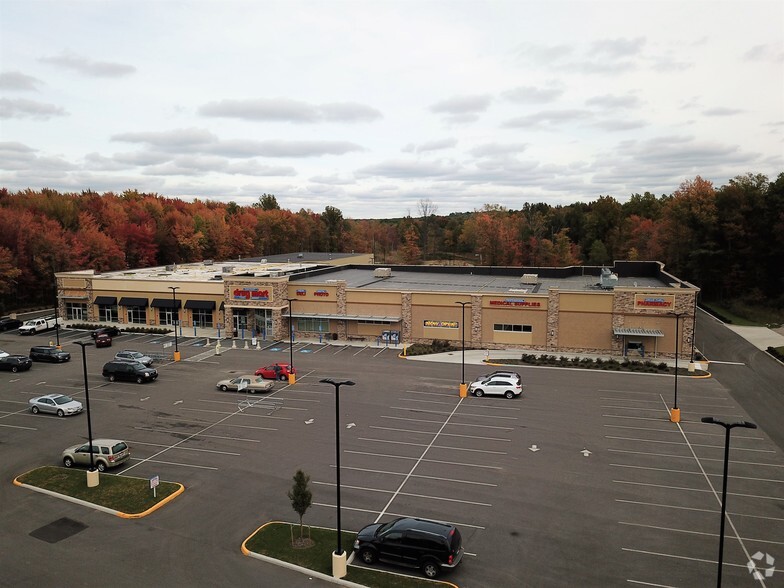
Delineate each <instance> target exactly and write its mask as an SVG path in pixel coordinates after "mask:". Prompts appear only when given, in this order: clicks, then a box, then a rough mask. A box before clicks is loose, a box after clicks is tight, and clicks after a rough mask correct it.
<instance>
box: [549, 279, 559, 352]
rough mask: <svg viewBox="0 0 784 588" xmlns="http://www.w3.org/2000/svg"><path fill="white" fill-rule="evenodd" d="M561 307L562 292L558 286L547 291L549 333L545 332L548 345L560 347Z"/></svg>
mask: <svg viewBox="0 0 784 588" xmlns="http://www.w3.org/2000/svg"><path fill="white" fill-rule="evenodd" d="M560 309H561V293H560V291H559V290H558V289H557V288H552V289H550V290H548V292H547V333H545V340H546V341H547V343H546V347H547V349H550V348H551V347H556V348H557V347H558V328H559V327H558V322H559V316H560Z"/></svg>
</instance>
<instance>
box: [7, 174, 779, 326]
mask: <svg viewBox="0 0 784 588" xmlns="http://www.w3.org/2000/svg"><path fill="white" fill-rule="evenodd" d="M417 213H418V214H417V216H412V215H410V214H409V215H406V216H404V217H401V218H398V219H380V220H373V219H359V220H354V219H346V218H344V217H343V213H342V212H341V211H340V209H338V208H336V207H333V206H327V207H326V208H325V209H324V211H323V212H314V211H312V210H309V209H300V210H299V211H297V212H292V211H290V210H285V209H282V208H281V207H280V206H279V204H278V201H277V198H276V197H275V196H274V195H272V194H262V195H261V196H259V199H258V201H257V202H255V203H253V204H252V205H250V206H240V205H238V204H237V203H236V202H217V201H209V200H200V199H196V200H193V201H192V202H186V201H183V200H179V199H177V198H169V197H165V196H161V195H159V194H154V193H153V194H145V193H140V192H137V191H135V190H126V191H125V192H122V193H121V194H116V193H113V192H106V193H103V194H98V193H96V192H93V191H89V190H85V191H82V192H81V193H60V192H57V191H55V190H50V189H46V188H45V189H41V190H31V189H28V190H21V191H18V192H11V191H9V190H7V189H5V188H1V189H0V311H2V312H4V313H5V312H8V311H9V310H14V309H17V308H23V307H29V306H34V305H40V304H52V303H53V302H54V275H53V274H54V273H55V272H59V271H72V270H83V269H93V270H96V271H101V272H104V271H114V270H122V269H127V268H142V267H150V266H157V265H168V264H173V263H188V262H194V261H201V260H203V259H215V260H227V259H237V258H240V257H243V258H244V257H263V256H268V255H276V254H284V253H293V252H298V251H312V252H333V253H349V252H367V253H372V254H373V255H374V258H375V260H376V263H389V264H392V263H396V264H422V263H445V264H460V265H497V266H524V267H553V266H566V265H581V264H586V265H609V264H611V263H612V262H613V261H614V260H619V259H628V260H658V261H661V262H663V263H664V264H665V267H666V269H667V271H669V272H670V273H672V274H674V275H676V276H678V277H679V278H682V279H684V280H687V281H689V282H691V283H693V284H695V285H697V286H699V287H700V288H701V289H702V296H703V297H704V298H705V299H711V300H719V301H721V300H739V299H740V300H743V301H745V302H747V303H749V304H759V305H764V306H768V307H772V308H784V172H783V173H781V174H779V175H778V177H777V178H776V179H775V180H773V181H771V180H769V179H768V177H767V176H765V175H762V174H751V173H749V174H746V175H743V176H738V177H736V178H733V179H732V180H730V181H729V182H728V183H727V184H726V185H724V186H721V187H719V188H715V187H714V186H713V184H712V183H711V182H709V181H706V180H703V179H702V178H701V177H700V176H696V177H695V178H694V179H693V180H687V181H685V182H683V183H682V184H681V185H680V187H679V188H678V189H677V190H676V191H674V192H673V193H672V194H668V195H661V196H655V195H654V194H651V193H650V192H644V193H642V194H637V193H635V194H632V195H631V197H630V198H629V199H628V200H627V201H626V202H624V203H620V202H618V201H617V200H616V199H615V198H613V197H612V196H600V197H599V198H598V199H596V200H595V201H592V202H588V203H583V202H575V203H572V204H567V205H557V206H553V205H549V204H545V203H535V204H533V203H529V202H521V206H520V208H519V209H517V210H515V209H509V208H505V207H502V206H498V205H493V204H486V205H485V206H484V207H482V208H481V209H479V210H475V211H473V212H464V213H450V214H448V215H439V214H438V210H437V207H436V206H435V205H434V204H433V203H432V202H431V201H430V200H428V199H422V200H420V201H419V204H418V211H417Z"/></svg>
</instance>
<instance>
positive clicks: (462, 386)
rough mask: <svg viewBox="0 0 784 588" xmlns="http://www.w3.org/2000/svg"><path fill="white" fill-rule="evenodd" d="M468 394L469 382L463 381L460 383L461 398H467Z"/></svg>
mask: <svg viewBox="0 0 784 588" xmlns="http://www.w3.org/2000/svg"><path fill="white" fill-rule="evenodd" d="M466 396H468V384H466V383H462V384H460V398H465V397H466Z"/></svg>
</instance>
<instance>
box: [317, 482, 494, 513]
mask: <svg viewBox="0 0 784 588" xmlns="http://www.w3.org/2000/svg"><path fill="white" fill-rule="evenodd" d="M403 475H404V476H406V477H408V474H403ZM313 483H314V484H319V485H321V486H337V484H335V483H334V482H319V481H314V482H313ZM404 483H405V480H403V482H402V483H401V486H402V484H404ZM340 487H341V488H348V489H350V490H362V491H364V492H378V493H381V494H392V498H390V499H389V501H390V502H392V500H394V499H395V497H396V496H410V497H412V498H426V499H428V500H438V501H444V502H455V503H457V504H470V505H472V506H489V507H492V506H493V505H492V504H488V503H486V502H475V501H473V500H460V499H459V498H447V497H446V496H429V495H427V494H415V493H413V492H401V491H400V489H398V490H382V489H381V488H368V487H367V486H348V485H346V484H341V485H340ZM387 506H389V504H387ZM383 515H384V511H381V515H379V518H381V516H383ZM376 522H378V519H377V520H376Z"/></svg>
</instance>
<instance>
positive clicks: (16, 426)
mask: <svg viewBox="0 0 784 588" xmlns="http://www.w3.org/2000/svg"><path fill="white" fill-rule="evenodd" d="M0 427H6V428H7V429H25V430H26V431H37V430H38V429H36V428H34V427H21V426H18V425H0Z"/></svg>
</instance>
